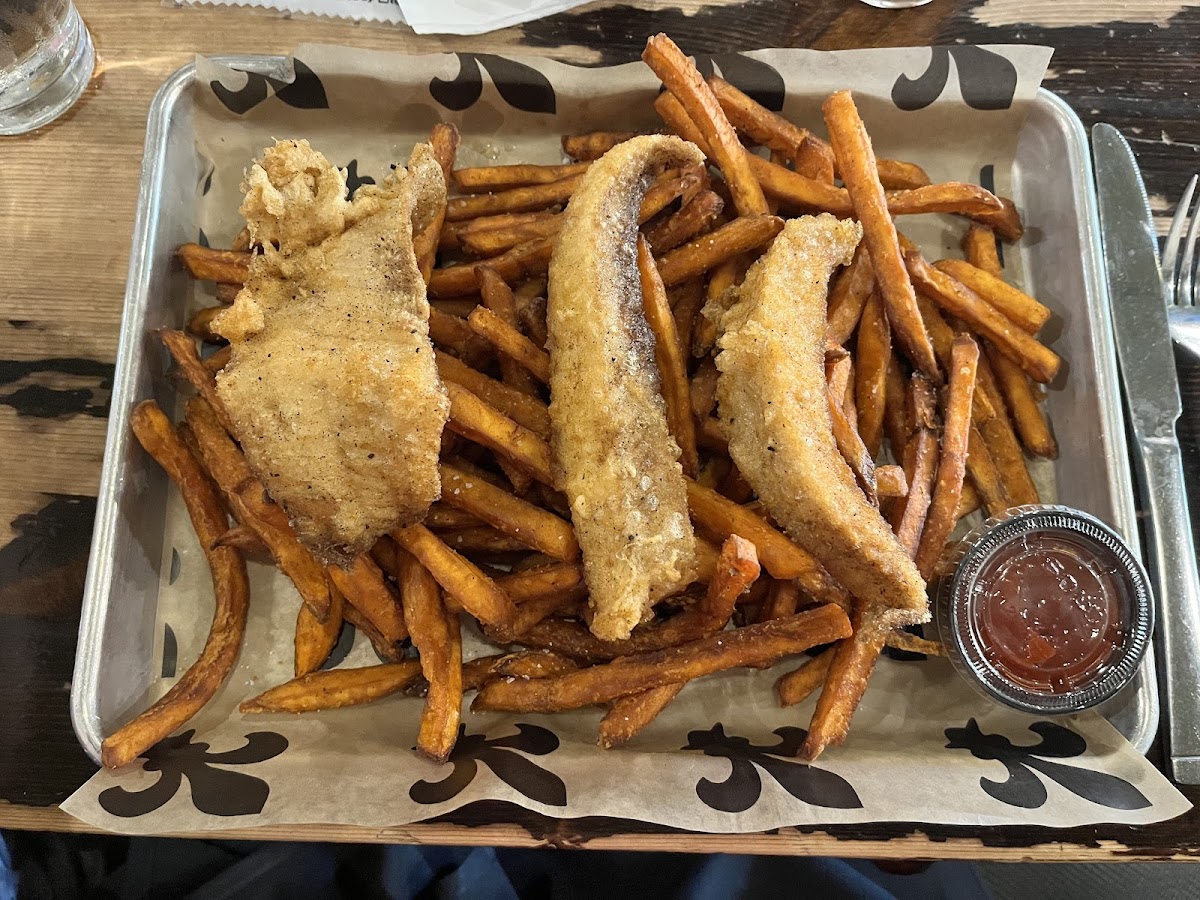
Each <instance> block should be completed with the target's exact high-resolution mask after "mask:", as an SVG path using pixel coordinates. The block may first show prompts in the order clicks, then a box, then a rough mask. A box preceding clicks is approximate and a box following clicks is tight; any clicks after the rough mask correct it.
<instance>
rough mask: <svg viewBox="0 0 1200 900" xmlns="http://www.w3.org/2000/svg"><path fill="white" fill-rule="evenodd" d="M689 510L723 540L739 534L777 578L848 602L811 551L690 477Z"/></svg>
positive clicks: (821, 596) (817, 595)
mask: <svg viewBox="0 0 1200 900" xmlns="http://www.w3.org/2000/svg"><path fill="white" fill-rule="evenodd" d="M687 489H688V509H689V510H690V512H691V514H692V519H693V520H694V521H695V522H697V523H698V524H700V525H703V526H704V527H705V528H706V529H707V530H708V531H711V532H713V533H714V534H717V535H720V536H721V538H722V539H725V538H727V537H729V536H730V535H731V534H738V535H741V536H742V537H744V538H745V539H746V540H748V541H750V542H751V543H752V544H754V546H755V547H756V548H757V550H758V558H759V560H760V561H761V562H762V565H763V568H765V569H766V570H767V571H768V572H770V573H771V575H772V576H773V577H775V578H782V579H795V580H796V581H798V582H799V583H800V586H801V587H802V588H804V590H805V591H806V592H808V593H809V594H810V595H812V596H813V597H814V598H816V599H818V600H828V601H832V602H835V603H837V602H845V601H846V593H845V589H844V588H842V587H841V585H839V584H837V583H836V582H835V581H834V580H833V579H832V578H831V577H830V575H829V573H828V572H826V571H825V570H824V569H823V568H821V564H820V563H818V562H817V561H816V560H815V559H814V558H813V557H812V555H811V554H810V553H808V551H806V550H802V549H801V548H800V547H798V546H797V545H796V544H794V543H792V541H791V540H790V539H789V538H788V537H787V536H786V535H784V534H783V532H781V531H776V530H775V529H774V528H772V527H771V526H770V525H768V524H767V523H766V521H764V520H763V519H761V518H759V517H758V516H757V515H755V514H754V513H752V512H750V511H749V510H746V509H743V508H742V507H740V506H738V505H737V504H736V503H734V502H733V501H731V500H728V499H726V498H725V497H722V496H721V495H720V494H718V493H717V492H716V491H712V490H709V489H708V488H706V487H703V486H701V485H700V484H698V483H697V482H695V481H692V480H691V479H689V480H688V483H687Z"/></svg>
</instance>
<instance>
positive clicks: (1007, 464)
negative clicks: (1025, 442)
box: [967, 416, 1041, 506]
mask: <svg viewBox="0 0 1200 900" xmlns="http://www.w3.org/2000/svg"><path fill="white" fill-rule="evenodd" d="M979 431H980V434H982V435H983V443H984V445H985V446H986V447H987V449H988V453H989V454H991V457H992V461H993V462H994V463H995V465H996V470H997V471H998V472H999V473H1000V483H1001V484H1003V485H1004V495H1005V496H1006V497H1007V498H1008V505H1009V506H1024V505H1025V504H1027V503H1040V502H1041V501H1040V499H1039V497H1038V492H1037V486H1036V485H1034V483H1033V479H1032V478H1030V477H1029V467H1028V466H1027V465H1026V464H1025V454H1024V453H1022V452H1021V445H1020V443H1019V442H1018V441H1017V436H1016V435H1015V434H1013V430H1012V428H1011V427H1010V426H1009V424H1008V420H1007V419H1006V418H1004V417H1002V416H997V417H996V418H995V419H992V420H991V421H990V422H985V423H984V424H983V425H982V426H981V427H980V429H979ZM967 462H968V463H970V459H968V460H967ZM976 487H978V485H976Z"/></svg>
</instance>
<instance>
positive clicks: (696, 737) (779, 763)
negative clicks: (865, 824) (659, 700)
mask: <svg viewBox="0 0 1200 900" xmlns="http://www.w3.org/2000/svg"><path fill="white" fill-rule="evenodd" d="M773 733H774V734H775V735H777V736H778V737H779V742H778V743H777V744H773V745H770V746H760V745H758V744H752V743H750V741H749V740H748V739H746V738H744V737H739V736H737V735H726V734H725V727H724V726H723V725H722V724H721V723H720V722H718V723H717V724H716V725H714V726H713V727H712V728H710V729H709V730H708V731H690V732H688V741H687V744H685V745H684V747H683V749H684V750H699V751H701V752H702V753H704V755H705V756H722V757H724V758H725V759H727V760H729V764H730V770H729V777H728V778H726V779H725V780H724V781H712V780H710V779H709V778H707V777H704V778H701V779H700V780H699V781H698V782H696V796H697V797H699V798H700V800H701V801H702V802H703V803H704V804H705V805H706V806H710V807H712V808H713V809H716V810H720V811H721V812H728V813H740V812H745V811H746V810H748V809H750V808H751V807H752V806H754V804H755V803H757V802H758V800H759V797H760V796H762V777H761V776H760V775H759V770H760V769H761V770H762V771H764V772H766V773H767V774H768V775H770V776H771V777H772V778H773V779H775V781H776V782H777V783H778V784H779V786H780V787H782V788H783V789H784V790H785V791H787V792H788V793H789V794H791V795H792V796H793V797H795V798H796V799H797V800H799V801H801V802H802V803H808V804H811V805H812V806H824V807H828V808H831V809H860V808H861V807H862V801H861V800H860V799H859V797H858V794H857V793H856V792H855V790H854V788H853V786H851V784H850V782H848V781H846V779H844V778H842V777H841V776H840V775H835V774H834V773H833V772H829V771H827V770H825V769H822V768H818V767H817V766H812V765H808V764H807V763H802V762H798V761H796V760H795V759H794V757H795V756H796V754H797V753H798V752H799V750H800V747H801V745H803V743H804V738H805V737H806V736H807V732H806V731H805V730H804V729H803V728H788V727H784V728H776V729H775V731H774V732H773Z"/></svg>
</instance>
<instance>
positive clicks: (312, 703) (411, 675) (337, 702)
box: [238, 659, 421, 713]
mask: <svg viewBox="0 0 1200 900" xmlns="http://www.w3.org/2000/svg"><path fill="white" fill-rule="evenodd" d="M420 677H421V663H420V662H419V661H418V660H415V659H407V660H404V661H403V662H395V663H383V664H381V665H378V666H365V667H364V668H361V669H329V670H327V671H324V672H312V673H310V674H308V675H303V676H301V677H300V678H296V679H293V680H292V681H288V682H286V683H284V684H281V685H279V686H278V687H273V688H271V689H270V690H269V691H264V692H263V693H261V694H259V695H258V696H257V697H252V698H251V699H249V700H243V701H242V703H241V704H240V705H239V706H238V711H239V712H243V713H265V712H290V713H303V712H316V711H318V710H322V709H341V708H342V707H345V706H359V705H361V704H363V703H370V702H372V701H373V700H380V699H382V698H383V697H387V696H389V695H391V694H396V693H399V692H400V691H402V690H404V689H405V688H406V687H408V686H409V685H410V684H412V683H413V682H414V681H416V680H417V679H418V678H420Z"/></svg>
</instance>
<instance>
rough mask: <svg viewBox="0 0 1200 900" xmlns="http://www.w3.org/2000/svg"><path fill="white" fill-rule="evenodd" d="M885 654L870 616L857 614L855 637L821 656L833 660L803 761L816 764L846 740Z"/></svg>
mask: <svg viewBox="0 0 1200 900" xmlns="http://www.w3.org/2000/svg"><path fill="white" fill-rule="evenodd" d="M864 618H866V619H867V627H864ZM882 650H883V634H882V632H880V631H878V630H877V629H875V628H872V627H870V621H869V614H865V615H864V613H863V612H862V611H861V610H856V611H855V616H854V636H853V637H852V638H851V639H850V640H845V641H841V642H840V643H839V644H838V645H837V646H836V647H834V648H833V649H832V650H830V651H829V652H827V653H825V654H822V655H824V656H831V657H832V659H831V660H830V661H829V671H828V672H827V673H826V675H825V684H824V686H823V687H822V688H821V696H820V697H818V698H817V708H816V709H815V710H814V711H813V717H812V721H811V722H810V723H809V726H808V737H806V738H805V740H804V745H803V746H802V747H801V748H800V756H801V758H802V759H806V760H809V761H811V760H814V759H816V758H817V757H818V756H820V755H821V752H822V751H823V750H824V749H825V748H826V747H828V746H829V745H830V744H835V745H836V744H840V743H841V742H842V741H844V740H845V739H846V733H847V732H848V731H849V730H850V718H851V716H853V715H854V711H855V710H856V709H857V708H858V704H859V701H861V700H862V697H863V693H864V692H865V691H866V689H867V682H868V681H869V680H870V678H871V672H872V671H874V669H875V663H877V662H878V661H879V654H880V652H881V651H882ZM776 690H777V691H778V688H776ZM793 690H794V688H793Z"/></svg>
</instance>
